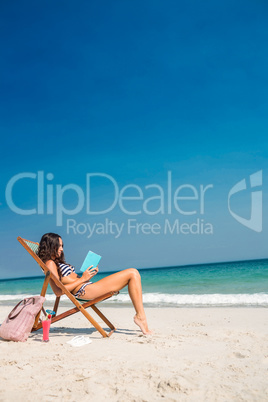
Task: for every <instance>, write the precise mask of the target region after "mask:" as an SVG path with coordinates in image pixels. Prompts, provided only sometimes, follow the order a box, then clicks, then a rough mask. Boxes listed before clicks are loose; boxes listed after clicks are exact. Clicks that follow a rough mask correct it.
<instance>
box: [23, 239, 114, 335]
mask: <svg viewBox="0 0 268 402" xmlns="http://www.w3.org/2000/svg"><path fill="white" fill-rule="evenodd" d="M17 240H18V241H19V242H20V244H21V245H22V246H23V247H24V248H25V249H26V250H27V251H28V253H29V254H31V256H32V257H33V258H34V259H35V261H36V262H37V263H38V264H39V265H40V267H41V269H42V271H43V272H44V274H45V279H44V283H43V287H42V290H41V293H40V295H41V296H45V295H46V291H47V287H48V284H49V281H53V282H54V284H55V285H56V286H57V287H58V288H60V289H61V291H62V295H63V294H65V295H66V296H67V297H68V298H69V299H70V301H71V302H72V303H73V304H74V305H75V306H76V307H74V308H72V309H70V310H68V311H65V312H63V313H62V314H59V315H57V311H58V306H59V302H60V298H61V296H57V295H56V300H55V304H54V307H53V311H54V312H55V315H54V316H53V317H52V319H51V323H54V322H56V321H59V320H62V319H63V318H66V317H69V316H70V315H72V314H75V313H78V312H79V311H81V313H82V314H84V316H85V317H86V318H87V319H88V321H90V323H91V324H92V325H93V326H94V327H95V328H96V330H97V331H99V332H100V334H101V335H102V336H103V337H105V338H106V337H109V336H110V335H112V333H113V332H114V331H115V330H116V328H115V327H114V326H113V324H112V323H111V322H110V321H109V320H108V319H107V318H106V317H105V316H104V315H103V314H102V313H101V311H100V310H99V309H98V308H97V307H96V304H97V303H99V302H101V301H102V300H106V299H109V298H110V297H112V296H114V295H116V294H118V293H119V292H109V293H106V294H105V295H103V296H100V297H98V298H96V299H93V300H83V299H80V298H75V297H74V295H73V294H72V293H71V292H69V291H68V290H67V289H66V287H65V286H64V285H63V284H62V283H61V281H60V280H59V279H58V278H57V277H56V276H55V275H54V274H53V273H52V272H50V271H49V269H48V268H47V266H46V264H45V263H44V262H43V261H42V260H41V259H40V258H39V257H38V255H37V254H36V253H37V250H38V246H39V244H38V243H35V242H33V241H30V240H26V239H22V238H21V237H18V238H17ZM52 290H53V288H52ZM88 307H91V308H92V310H93V311H95V313H96V314H97V315H98V316H99V317H100V318H101V319H102V320H103V321H104V322H105V324H107V325H108V327H109V328H110V331H109V332H108V333H107V332H106V331H104V329H103V328H102V327H101V326H100V325H99V324H98V323H97V322H96V321H95V320H94V318H93V317H92V316H91V315H90V314H89V313H88V311H86V309H87V308H88ZM40 313H41V311H40ZM40 313H39V314H38V315H37V316H36V318H35V322H34V325H33V328H32V332H33V331H37V330H38V329H40V328H41V327H42V323H41V321H40Z"/></svg>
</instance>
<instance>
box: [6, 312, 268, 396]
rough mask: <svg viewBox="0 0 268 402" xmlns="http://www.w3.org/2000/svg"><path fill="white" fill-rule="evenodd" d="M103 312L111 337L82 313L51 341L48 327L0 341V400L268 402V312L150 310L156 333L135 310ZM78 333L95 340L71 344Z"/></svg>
mask: <svg viewBox="0 0 268 402" xmlns="http://www.w3.org/2000/svg"><path fill="white" fill-rule="evenodd" d="M11 309H12V306H2V307H1V313H0V322H2V321H3V319H4V318H5V317H6V316H7V314H8V313H9V312H10V310H11ZM100 309H101V310H102V311H103V312H104V314H105V315H106V316H107V317H108V318H109V319H110V320H111V322H112V323H113V324H114V325H115V326H116V327H117V331H116V332H114V333H113V335H112V336H111V337H110V338H105V339H104V338H102V337H101V335H100V334H99V333H98V332H97V331H96V330H95V328H93V327H92V326H91V325H90V324H89V323H88V322H87V320H86V319H85V317H84V316H83V315H82V314H80V313H79V314H75V315H73V316H71V317H68V318H67V319H65V320H63V321H59V322H57V323H55V324H53V326H52V327H51V331H50V341H49V342H48V343H44V342H42V330H39V331H37V332H35V333H31V334H30V336H29V338H28V340H27V342H24V343H17V342H7V341H3V340H0V356H1V358H0V370H1V386H0V400H1V401H32V400H35V399H38V400H41V401H54V400H68V401H77V400H80V401H88V400H90V401H104V400H107V399H109V400H110V401H160V400H161V401H162V400H167V401H206V402H207V401H258V402H260V401H267V400H268V344H267V336H268V312H267V308H246V307H244V308H234V307H232V308H229V307H220V308H213V307H210V308H164V307H161V308H157V307H154V308H147V309H146V313H147V317H148V322H149V324H150V328H151V329H152V330H153V332H154V334H153V335H152V336H143V335H142V333H141V332H140V331H139V329H138V327H137V326H136V325H135V324H134V322H133V315H134V311H133V309H132V308H130V307H122V308H113V307H106V306H105V305H103V306H101V304H100ZM93 315H94V313H93ZM94 317H95V316H94ZM97 321H98V322H100V320H99V319H97ZM104 328H105V327H104ZM77 335H83V336H84V337H89V338H90V340H91V341H92V342H91V343H89V344H86V345H83V346H80V347H73V346H72V345H70V344H68V343H67V341H69V340H71V339H73V338H74V337H75V336H77Z"/></svg>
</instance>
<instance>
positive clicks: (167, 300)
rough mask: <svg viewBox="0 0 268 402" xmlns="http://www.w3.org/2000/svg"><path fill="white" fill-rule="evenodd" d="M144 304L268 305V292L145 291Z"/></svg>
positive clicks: (123, 296)
mask: <svg viewBox="0 0 268 402" xmlns="http://www.w3.org/2000/svg"><path fill="white" fill-rule="evenodd" d="M30 296H31V295H28V294H20V295H0V303H1V302H2V303H7V302H8V301H16V300H17V301H19V300H22V299H24V298H25V297H30ZM46 300H47V301H48V302H54V300H55V296H54V295H53V294H47V295H46ZM61 300H62V301H67V302H69V301H68V298H67V297H66V296H62V299H61ZM143 301H144V304H147V305H152V306H192V307H197V306H211V307H212V306H233V307H235V306H261V307H268V294H267V293H253V294H200V295H198V294H192V295H191V294H186V295H182V294H168V293H145V294H144V295H143ZM105 303H112V304H115V303H124V304H130V303H131V300H130V298H129V295H128V294H127V293H120V294H119V295H117V296H114V297H113V298H111V299H108V300H107V301H106V302H105Z"/></svg>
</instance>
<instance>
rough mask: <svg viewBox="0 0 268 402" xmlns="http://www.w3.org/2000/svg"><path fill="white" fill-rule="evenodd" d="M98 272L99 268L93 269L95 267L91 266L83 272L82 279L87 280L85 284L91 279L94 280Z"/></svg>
mask: <svg viewBox="0 0 268 402" xmlns="http://www.w3.org/2000/svg"><path fill="white" fill-rule="evenodd" d="M98 272H99V268H98V267H95V268H93V265H91V266H90V267H88V268H87V269H86V270H85V271H84V272H83V275H82V278H83V279H84V280H85V282H87V281H88V280H89V279H91V278H93V276H95V275H96V274H97V273H98Z"/></svg>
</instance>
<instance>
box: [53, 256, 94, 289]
mask: <svg viewBox="0 0 268 402" xmlns="http://www.w3.org/2000/svg"><path fill="white" fill-rule="evenodd" d="M46 266H47V267H48V269H49V270H50V271H51V272H52V273H53V274H54V275H55V276H56V278H58V279H59V281H60V282H62V284H63V285H64V286H65V288H66V289H67V290H69V292H72V291H73V290H74V289H75V288H76V287H77V286H79V285H82V284H83V283H85V282H87V281H88V280H89V279H91V278H92V277H93V276H94V275H96V273H97V272H96V271H92V272H90V271H89V269H90V268H91V267H90V268H88V269H87V270H86V271H84V272H83V275H82V276H81V278H79V277H76V278H71V275H68V276H64V277H63V278H62V280H60V278H59V274H58V269H57V266H56V264H55V262H54V261H52V260H49V261H47V263H46ZM53 283H54V282H53ZM54 286H56V285H55V283H54ZM56 287H57V286H56ZM57 289H59V288H58V287H57ZM52 290H53V291H54V289H53V288H52ZM55 294H56V296H58V295H57V293H56V292H55ZM59 296H60V295H59Z"/></svg>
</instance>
